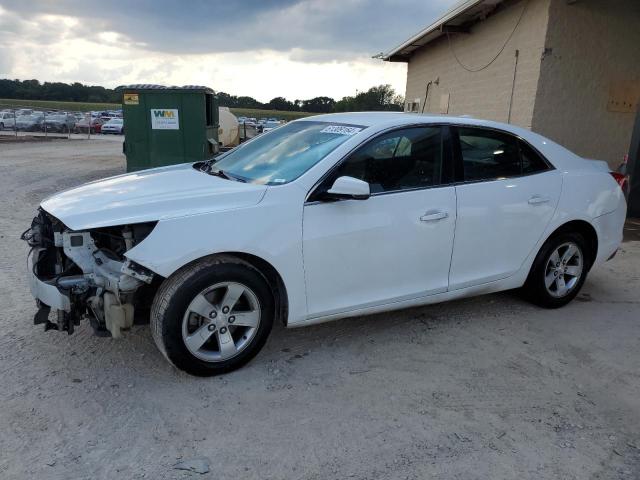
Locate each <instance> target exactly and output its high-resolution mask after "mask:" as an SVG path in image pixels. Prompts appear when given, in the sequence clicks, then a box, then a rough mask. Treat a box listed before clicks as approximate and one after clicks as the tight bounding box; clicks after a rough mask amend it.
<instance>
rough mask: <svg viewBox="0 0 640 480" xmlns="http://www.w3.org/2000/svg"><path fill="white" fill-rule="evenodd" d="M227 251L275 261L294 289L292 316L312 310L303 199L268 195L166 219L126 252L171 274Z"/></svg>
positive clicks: (290, 291)
mask: <svg viewBox="0 0 640 480" xmlns="http://www.w3.org/2000/svg"><path fill="white" fill-rule="evenodd" d="M292 205H296V206H292ZM227 252H237V253H244V254H248V255H253V256H256V257H259V258H261V259H262V260H264V261H266V262H268V263H269V264H271V265H272V266H273V267H274V268H275V269H276V270H277V272H278V274H279V275H280V277H281V278H282V281H283V282H284V285H285V288H286V290H287V292H288V296H289V318H290V321H295V319H297V318H303V317H304V316H305V315H306V292H305V279H304V269H303V259H302V202H301V201H300V202H295V203H294V202H291V203H289V204H288V205H287V204H285V205H283V204H282V203H279V202H271V201H269V199H265V200H264V201H263V202H261V203H260V204H259V205H256V206H252V207H247V208H241V209H235V210H228V211H223V212H215V213H205V214H198V215H191V216H186V217H179V218H173V219H168V220H161V221H160V222H158V224H157V225H156V227H155V228H154V230H153V231H152V232H151V234H149V236H148V237H147V238H145V240H144V241H142V242H141V243H139V244H138V245H136V246H135V247H134V248H132V249H131V250H129V251H128V252H127V253H126V256H127V258H129V259H130V260H133V261H134V262H136V263H139V264H140V265H142V266H144V267H146V268H148V269H149V270H151V271H153V272H155V273H157V274H159V275H161V276H163V277H169V276H171V275H172V274H173V273H174V272H176V271H177V270H179V269H180V268H181V267H183V266H185V265H187V264H188V263H191V262H193V261H196V260H198V259H200V258H203V257H207V256H210V255H215V254H220V253H227Z"/></svg>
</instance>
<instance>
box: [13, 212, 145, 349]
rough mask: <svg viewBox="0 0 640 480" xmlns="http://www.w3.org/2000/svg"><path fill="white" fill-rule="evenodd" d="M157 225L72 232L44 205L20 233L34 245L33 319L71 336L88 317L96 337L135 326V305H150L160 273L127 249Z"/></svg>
mask: <svg viewBox="0 0 640 480" xmlns="http://www.w3.org/2000/svg"><path fill="white" fill-rule="evenodd" d="M155 224H156V222H148V223H139V224H133V225H125V226H118V227H105V228H96V229H91V230H87V231H72V230H69V229H68V228H67V227H66V226H65V225H64V224H63V223H62V222H60V221H59V220H58V219H56V218H55V217H53V216H51V215H49V214H48V213H47V212H45V211H44V210H42V209H40V211H39V213H38V215H37V216H36V217H35V218H34V219H33V221H32V223H31V227H30V228H29V229H28V230H27V231H25V232H24V233H23V234H22V239H23V240H25V241H26V242H27V243H28V244H29V246H30V247H31V252H30V254H29V268H30V269H31V272H30V273H31V276H30V277H31V278H30V282H31V290H32V293H33V294H34V296H35V297H36V299H37V300H36V301H37V303H38V312H37V313H36V315H35V317H34V323H35V324H44V325H45V330H59V331H66V332H67V333H68V334H71V333H73V331H74V327H75V326H77V325H79V324H80V321H81V320H82V319H83V318H87V319H88V320H89V321H90V323H91V325H92V326H93V328H94V330H95V332H96V333H97V334H98V335H101V336H108V335H111V336H113V337H114V338H117V337H120V336H121V334H122V331H123V330H127V329H129V328H131V326H132V325H133V322H134V314H135V309H136V308H145V305H148V304H150V300H149V298H148V297H150V291H152V289H151V288H150V287H151V284H152V282H153V281H154V277H156V275H155V274H154V273H153V272H151V271H150V270H148V269H146V268H145V267H143V266H141V265H138V264H137V263H135V262H133V261H131V260H129V259H127V258H126V256H125V253H126V252H127V251H128V250H131V249H132V248H133V247H134V246H135V245H137V244H138V243H140V242H141V241H142V240H144V238H146V237H147V235H149V233H151V231H152V230H153V228H154V227H155ZM52 310H54V313H55V314H56V318H55V319H54V321H51V320H50V319H49V317H50V313H52V312H51V311H52Z"/></svg>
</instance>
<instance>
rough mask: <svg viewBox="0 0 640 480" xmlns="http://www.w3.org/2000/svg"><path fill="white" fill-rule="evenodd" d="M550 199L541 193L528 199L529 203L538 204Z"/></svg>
mask: <svg viewBox="0 0 640 480" xmlns="http://www.w3.org/2000/svg"><path fill="white" fill-rule="evenodd" d="M549 200H550V198H549V197H544V196H542V195H534V196H533V197H531V198H530V199H529V205H538V204H540V203H547V202H548V201H549Z"/></svg>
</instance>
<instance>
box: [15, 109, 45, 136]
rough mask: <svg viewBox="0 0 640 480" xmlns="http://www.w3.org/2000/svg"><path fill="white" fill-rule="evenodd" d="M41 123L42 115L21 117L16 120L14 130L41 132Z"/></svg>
mask: <svg viewBox="0 0 640 480" xmlns="http://www.w3.org/2000/svg"><path fill="white" fill-rule="evenodd" d="M43 122H44V115H42V114H35V113H33V114H31V115H22V116H20V117H18V118H16V130H18V131H20V132H39V131H40V130H42V123H43Z"/></svg>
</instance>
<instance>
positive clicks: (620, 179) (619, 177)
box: [609, 172, 627, 193]
mask: <svg viewBox="0 0 640 480" xmlns="http://www.w3.org/2000/svg"><path fill="white" fill-rule="evenodd" d="M609 173H610V174H611V176H612V177H613V179H614V180H615V181H616V183H617V184H618V185H620V188H621V189H622V191H623V192H625V193H626V192H627V176H626V175H623V174H622V173H619V172H609Z"/></svg>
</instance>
